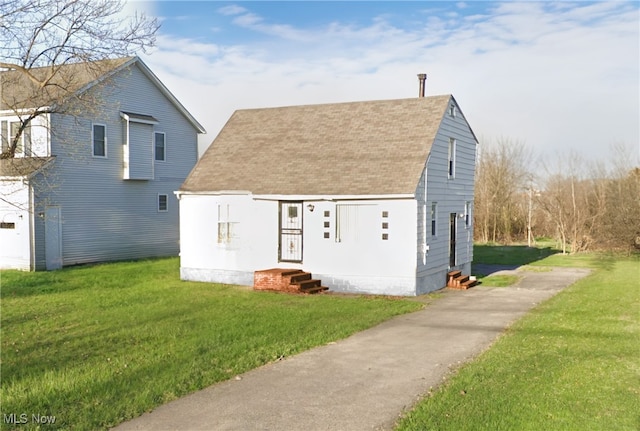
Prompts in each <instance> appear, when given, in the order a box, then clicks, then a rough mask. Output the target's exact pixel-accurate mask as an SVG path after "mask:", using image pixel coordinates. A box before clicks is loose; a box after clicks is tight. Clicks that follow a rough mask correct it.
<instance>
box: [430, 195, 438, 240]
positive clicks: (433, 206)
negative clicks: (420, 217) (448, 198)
mask: <svg viewBox="0 0 640 431" xmlns="http://www.w3.org/2000/svg"><path fill="white" fill-rule="evenodd" d="M437 218H438V203H437V202H432V203H431V236H436V228H437V226H436V220H437Z"/></svg>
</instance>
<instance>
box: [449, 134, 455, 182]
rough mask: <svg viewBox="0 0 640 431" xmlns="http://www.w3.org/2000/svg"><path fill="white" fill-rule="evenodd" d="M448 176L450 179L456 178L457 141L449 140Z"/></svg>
mask: <svg viewBox="0 0 640 431" xmlns="http://www.w3.org/2000/svg"><path fill="white" fill-rule="evenodd" d="M447 159H448V169H449V172H448V175H449V178H450V179H452V178H455V175H456V140H455V139H454V138H449V151H448V157H447Z"/></svg>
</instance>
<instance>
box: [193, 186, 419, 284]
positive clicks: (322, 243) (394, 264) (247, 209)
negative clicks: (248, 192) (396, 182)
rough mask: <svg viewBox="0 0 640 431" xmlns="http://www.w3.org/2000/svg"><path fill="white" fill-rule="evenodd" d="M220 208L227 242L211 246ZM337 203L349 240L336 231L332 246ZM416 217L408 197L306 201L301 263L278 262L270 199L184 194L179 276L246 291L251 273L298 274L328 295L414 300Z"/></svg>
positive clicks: (274, 204)
mask: <svg viewBox="0 0 640 431" xmlns="http://www.w3.org/2000/svg"><path fill="white" fill-rule="evenodd" d="M292 200H295V199H292ZM310 204H311V205H313V208H314V209H313V211H311V210H310V208H309V207H308V205H310ZM219 205H225V206H226V205H229V207H230V214H231V215H230V219H232V220H233V221H234V222H235V225H234V228H233V229H234V236H233V239H232V240H231V242H229V243H225V244H221V243H219V242H218V233H217V223H218V220H217V217H218V207H219ZM338 205H343V207H342V208H348V209H349V211H348V212H349V214H350V220H349V226H348V228H349V229H350V231H349V234H348V235H347V234H346V232H344V231H343V237H342V240H341V241H337V240H336V228H337V226H336V222H337V221H338V217H337V214H336V213H337V207H338ZM415 211H416V209H415V201H414V200H412V199H406V200H371V201H337V202H334V201H322V200H318V201H315V200H314V201H305V202H304V203H303V261H302V263H301V264H292V263H283V262H279V261H278V234H279V233H278V202H277V201H269V200H258V199H256V200H254V199H253V198H252V197H251V196H206V195H183V196H182V197H181V199H180V227H181V252H180V260H181V264H180V266H181V276H182V278H183V279H189V280H200V281H216V282H225V283H237V284H248V285H251V284H252V283H253V272H254V271H256V270H260V269H268V268H274V267H285V268H302V269H304V270H305V271H309V272H312V273H313V275H314V277H318V278H321V279H322V282H323V285H325V286H328V287H330V288H331V289H332V290H334V291H350V292H363V293H376V294H392V295H414V294H415V271H416V268H415V260H414V252H413V247H414V246H413V244H415V237H416V232H415V225H414V224H413V223H412V221H413V220H414V219H415ZM325 212H328V216H325ZM383 212H385V213H386V217H383ZM326 223H328V224H329V226H328V227H326V225H325V224H326ZM383 223H385V227H383ZM325 233H328V236H329V237H328V238H326V237H325ZM383 234H385V235H386V238H387V239H383Z"/></svg>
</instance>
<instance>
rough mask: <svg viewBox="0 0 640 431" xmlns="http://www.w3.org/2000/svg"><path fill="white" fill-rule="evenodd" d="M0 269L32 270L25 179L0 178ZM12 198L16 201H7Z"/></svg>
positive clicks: (27, 189)
mask: <svg viewBox="0 0 640 431" xmlns="http://www.w3.org/2000/svg"><path fill="white" fill-rule="evenodd" d="M0 196H2V198H3V199H0V222H1V223H2V225H0V226H2V227H0V269H22V270H29V269H31V248H30V242H31V239H30V238H31V226H30V220H31V218H30V211H29V208H30V206H29V203H30V198H29V187H28V186H27V185H25V184H23V182H22V179H18V180H13V181H12V180H2V181H0ZM6 200H10V201H11V202H12V204H9V203H8V202H6Z"/></svg>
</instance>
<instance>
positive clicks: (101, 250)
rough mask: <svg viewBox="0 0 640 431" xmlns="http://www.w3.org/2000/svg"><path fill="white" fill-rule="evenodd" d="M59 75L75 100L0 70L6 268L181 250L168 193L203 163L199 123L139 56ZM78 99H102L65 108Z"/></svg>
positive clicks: (1, 256)
mask: <svg viewBox="0 0 640 431" xmlns="http://www.w3.org/2000/svg"><path fill="white" fill-rule="evenodd" d="M97 66H100V67H97ZM96 71H99V73H96ZM44 72H45V71H44V70H40V69H34V70H32V73H34V74H35V75H37V74H38V73H44ZM59 72H60V73H59V74H58V75H56V78H55V79H58V80H60V82H61V84H62V85H65V86H68V87H70V88H71V89H72V97H67V98H63V99H60V98H59V97H57V95H56V94H54V93H51V92H44V91H42V92H38V91H33V88H32V87H33V86H32V85H31V84H30V83H29V82H28V80H27V79H26V78H25V77H24V76H23V75H21V74H19V73H18V72H16V71H3V72H1V73H0V86H1V88H2V98H1V102H0V140H1V142H2V153H3V154H2V157H1V158H0V268H1V269H7V268H14V269H23V270H39V269H56V268H60V267H62V266H66V265H74V264H81V263H87V262H97V261H108V260H120V259H132V258H141V257H150V256H166V255H177V254H178V251H179V229H178V226H179V224H178V215H179V211H178V202H177V200H176V199H175V197H174V196H173V192H174V191H175V190H176V189H177V188H179V187H180V185H181V184H182V183H183V181H184V180H185V178H186V177H187V175H188V174H189V172H190V170H191V169H192V168H193V166H194V165H195V163H196V161H197V156H198V151H197V135H198V133H204V129H203V127H202V126H201V125H200V124H199V123H198V122H197V121H196V119H195V118H194V117H193V116H192V115H191V114H190V113H189V112H188V111H187V110H186V109H185V108H184V106H183V105H182V104H180V102H179V101H178V100H177V99H176V98H175V96H174V95H173V94H171V92H170V91H169V90H168V89H167V88H166V87H165V86H164V85H163V84H162V83H161V82H160V81H159V80H158V78H157V77H156V76H155V75H154V74H153V72H152V71H151V70H150V69H149V68H148V67H147V66H146V65H145V64H144V63H143V62H142V60H140V59H139V58H137V57H129V58H121V59H115V60H105V61H103V62H96V63H76V64H69V65H66V66H63V67H62V68H61V69H60V71H59ZM30 85H31V87H30ZM29 89H31V91H30V92H29V91H27V90H29ZM49 97H50V98H51V102H50V103H49V102H48V98H49ZM83 100H84V101H86V100H95V101H99V102H100V103H97V102H96V105H97V106H90V108H91V109H89V110H87V111H86V112H77V110H76V112H75V113H74V114H73V115H70V114H69V112H72V111H73V110H72V109H69V110H67V109H63V108H64V107H61V106H62V105H61V104H67V103H68V104H70V105H69V106H71V104H73V103H77V102H78V101H83ZM36 109H37V110H39V115H37V116H35V117H34V116H33V115H32V114H34V112H35V110H36ZM30 117H33V118H32V119H31V120H30V121H26V119H27V118H30ZM21 124H26V125H27V126H26V128H25V129H24V133H22V137H21V138H20V141H19V145H18V146H17V148H16V150H17V151H16V154H15V157H7V156H8V152H9V146H10V143H11V142H12V140H13V138H14V137H15V136H18V134H17V130H18V128H19V127H20V126H21Z"/></svg>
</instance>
